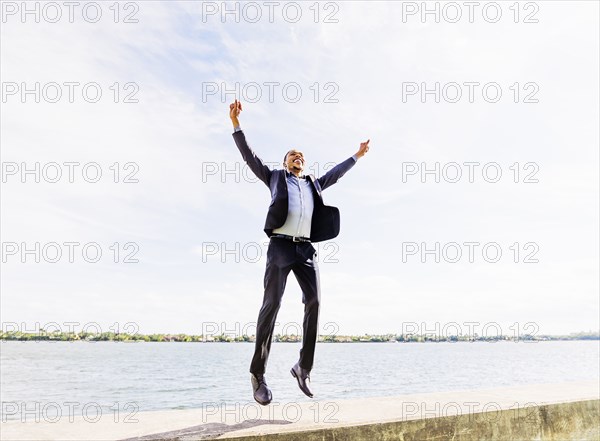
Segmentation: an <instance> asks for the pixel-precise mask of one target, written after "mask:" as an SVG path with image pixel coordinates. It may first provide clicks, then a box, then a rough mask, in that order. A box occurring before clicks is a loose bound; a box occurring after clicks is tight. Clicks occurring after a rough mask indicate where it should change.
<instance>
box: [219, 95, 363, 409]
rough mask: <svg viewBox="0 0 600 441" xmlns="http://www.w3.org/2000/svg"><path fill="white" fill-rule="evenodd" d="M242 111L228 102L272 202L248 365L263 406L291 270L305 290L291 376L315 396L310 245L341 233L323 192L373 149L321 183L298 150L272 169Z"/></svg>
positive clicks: (316, 295)
mask: <svg viewBox="0 0 600 441" xmlns="http://www.w3.org/2000/svg"><path fill="white" fill-rule="evenodd" d="M241 111H242V103H241V102H239V101H238V100H237V99H236V100H235V102H234V103H232V104H230V106H229V117H230V118H231V122H232V123H233V129H234V132H233V139H234V140H235V144H236V145H237V148H238V149H239V151H240V153H241V154H242V158H243V159H244V161H245V162H246V164H248V167H249V168H250V170H252V172H253V173H254V174H255V175H256V176H257V177H258V178H259V179H260V180H261V181H263V182H264V183H265V184H266V186H267V187H269V189H270V190H271V199H272V200H271V205H270V206H269V210H268V213H267V219H266V222H265V228H264V231H265V233H266V234H267V236H269V237H270V241H269V248H268V250H267V267H266V270H265V278H264V297H263V304H262V307H261V309H260V312H259V313H258V321H257V325H256V345H255V350H254V356H253V358H252V363H251V364H250V374H251V381H252V389H253V390H254V399H255V400H256V401H257V402H258V403H259V404H262V405H267V404H269V403H270V402H271V400H272V394H271V391H270V390H269V388H268V386H267V382H266V381H265V370H266V367H267V360H268V358H269V351H270V349H271V339H272V337H273V330H274V328H275V320H276V318H277V312H278V311H279V307H280V306H281V298H282V296H283V292H284V290H285V284H286V281H287V276H288V274H289V273H290V271H292V272H293V273H294V275H295V276H296V280H298V284H299V285H300V288H301V289H302V303H304V323H303V337H302V348H301V349H300V359H299V360H298V362H297V363H296V364H295V365H294V366H293V367H292V368H291V370H290V372H291V374H292V376H293V377H294V378H296V380H297V382H298V386H299V387H300V390H302V392H304V394H306V395H307V396H309V397H311V398H312V396H313V394H312V392H311V391H310V389H309V388H308V385H307V380H310V371H311V369H312V366H313V359H314V353H315V345H316V342H317V326H318V320H319V303H320V301H321V292H320V286H319V268H318V266H317V263H316V262H315V260H314V258H315V255H316V250H315V248H314V247H313V246H312V245H311V242H321V241H324V240H328V239H333V238H334V237H336V236H337V235H338V234H339V232H340V212H339V210H338V209H337V208H336V207H330V206H327V205H325V204H324V203H323V198H322V195H321V192H322V191H323V190H325V189H326V188H328V187H330V186H331V185H333V184H335V183H336V182H337V181H338V180H339V179H340V178H341V177H342V176H344V174H345V173H346V172H347V171H348V170H350V169H351V168H352V167H353V166H354V164H355V163H356V161H358V159H359V158H362V157H363V156H364V155H365V153H366V152H368V151H369V140H367V141H366V142H362V143H361V144H360V148H359V150H358V152H356V153H355V154H354V155H353V156H352V157H350V158H348V159H346V160H345V161H344V162H342V163H340V164H338V165H336V166H335V167H333V168H332V169H331V170H329V171H328V172H327V173H325V175H324V176H322V177H320V178H318V179H315V177H314V176H313V175H310V174H309V175H304V173H303V171H304V164H305V160H304V155H303V154H302V152H301V151H298V150H295V149H292V150H290V151H288V152H287V153H286V154H285V156H284V158H283V166H284V169H281V170H271V169H269V168H268V167H267V166H266V165H265V164H264V163H263V161H262V160H261V159H260V158H259V157H258V156H257V155H256V153H254V151H253V150H252V149H251V148H250V146H249V145H248V143H247V142H246V136H245V135H244V132H243V131H242V129H241V128H240V122H239V120H238V117H239V114H240V112H241Z"/></svg>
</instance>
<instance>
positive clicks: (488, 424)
mask: <svg viewBox="0 0 600 441" xmlns="http://www.w3.org/2000/svg"><path fill="white" fill-rule="evenodd" d="M599 431H600V401H599V400H590V401H576V402H572V403H561V404H550V405H543V406H532V407H530V408H527V411H526V412H523V409H512V410H503V411H499V412H493V415H491V414H490V413H488V412H485V413H475V414H471V415H455V416H447V417H434V418H425V419H421V420H413V421H397V422H391V423H374V424H365V425H361V426H346V427H334V428H330V429H319V430H311V431H300V432H288V433H274V434H263V435H249V436H236V437H227V438H228V439H231V440H234V439H237V440H246V441H260V440H277V441H329V440H331V441H334V440H356V441H373V440H381V441H388V440H390V441H391V440H402V441H442V440H444V441H445V440H448V441H482V440H485V441H526V440H531V441H534V440H536V441H537V440H552V441H558V440H560V441H566V440H571V441H587V440H589V441H598V440H600V433H599ZM181 439H182V440H183V439H190V440H191V439H193V438H181Z"/></svg>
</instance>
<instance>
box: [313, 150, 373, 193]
mask: <svg viewBox="0 0 600 441" xmlns="http://www.w3.org/2000/svg"><path fill="white" fill-rule="evenodd" d="M369 141H370V139H369V140H367V142H361V143H360V148H359V149H358V152H356V153H355V154H354V155H352V156H351V157H350V158H348V159H346V160H345V161H344V162H340V163H339V164H338V165H336V166H335V167H333V168H332V169H331V170H329V171H328V172H327V173H325V174H324V175H323V176H321V177H320V178H318V179H317V181H319V185H320V186H321V190H325V189H326V188H327V187H331V186H332V185H333V184H335V183H336V182H337V181H339V179H340V178H341V177H342V176H344V174H346V172H347V171H348V170H350V169H351V168H352V167H354V164H356V162H357V161H358V159H359V158H362V157H363V156H364V155H365V153H367V152H368V151H369Z"/></svg>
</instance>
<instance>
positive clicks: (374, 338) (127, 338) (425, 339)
mask: <svg viewBox="0 0 600 441" xmlns="http://www.w3.org/2000/svg"><path fill="white" fill-rule="evenodd" d="M254 338H255V337H254V335H250V336H248V335H242V336H239V335H238V336H236V335H232V334H221V335H206V336H205V335H188V334H127V333H120V334H116V333H112V332H105V333H101V334H94V333H85V332H80V333H66V332H45V331H40V332H38V333H24V332H4V333H0V341H21V342H23V341H37V342H39V341H53V342H54V341H94V342H97V341H114V342H149V343H254ZM597 340H600V333H592V332H578V333H571V334H569V335H518V336H514V335H499V336H498V335H494V336H480V335H468V336H465V335H460V336H458V335H451V336H435V335H432V334H419V335H417V334H372V335H371V334H365V335H326V336H323V335H322V336H320V337H319V339H318V341H319V343H444V342H449V343H457V342H480V341H483V342H496V341H512V342H518V341H529V342H534V341H536V342H537V341H597ZM301 341H302V336H301V335H295V334H293V335H281V334H278V335H274V336H273V342H277V343H298V342H301Z"/></svg>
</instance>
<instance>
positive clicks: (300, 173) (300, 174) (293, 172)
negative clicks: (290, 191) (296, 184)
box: [287, 170, 303, 178]
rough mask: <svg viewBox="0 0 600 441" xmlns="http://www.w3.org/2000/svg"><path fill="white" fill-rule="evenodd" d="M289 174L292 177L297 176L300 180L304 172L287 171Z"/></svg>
mask: <svg viewBox="0 0 600 441" xmlns="http://www.w3.org/2000/svg"><path fill="white" fill-rule="evenodd" d="M287 172H288V173H289V174H292V175H294V176H296V177H297V178H299V177H301V176H302V175H303V173H302V171H300V170H298V171H295V170H292V171H290V170H287Z"/></svg>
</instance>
